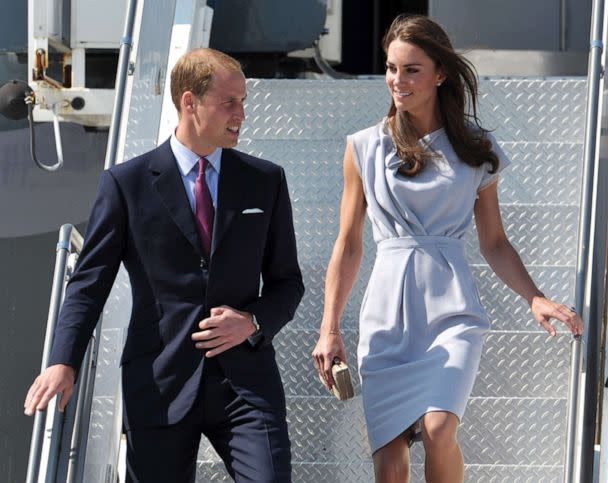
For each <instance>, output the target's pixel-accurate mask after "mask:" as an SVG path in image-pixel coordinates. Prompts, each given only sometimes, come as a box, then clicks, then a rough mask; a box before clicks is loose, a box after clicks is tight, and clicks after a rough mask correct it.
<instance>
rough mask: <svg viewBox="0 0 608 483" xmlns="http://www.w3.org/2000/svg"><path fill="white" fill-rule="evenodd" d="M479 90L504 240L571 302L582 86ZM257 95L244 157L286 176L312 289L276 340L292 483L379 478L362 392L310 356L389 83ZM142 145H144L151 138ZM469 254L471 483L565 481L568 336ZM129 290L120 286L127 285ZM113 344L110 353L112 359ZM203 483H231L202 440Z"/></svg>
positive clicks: (353, 303) (269, 84)
mask: <svg viewBox="0 0 608 483" xmlns="http://www.w3.org/2000/svg"><path fill="white" fill-rule="evenodd" d="M480 87H481V92H482V96H481V100H480V102H481V117H482V121H483V123H484V125H485V126H487V127H488V128H491V129H495V132H494V135H495V136H496V138H497V139H498V141H499V143H500V144H501V146H502V147H503V149H504V150H505V151H506V153H507V154H508V155H509V156H510V157H511V159H512V161H513V163H512V165H511V167H510V168H509V169H508V170H507V171H506V172H505V173H504V175H502V177H501V182H500V187H499V191H500V198H501V200H502V213H503V221H504V225H505V228H506V231H507V234H508V235H509V237H510V240H511V241H512V243H513V245H514V246H515V247H516V248H517V249H518V250H519V252H520V254H521V257H522V259H523V261H524V262H525V263H526V265H527V266H528V268H529V269H530V272H531V274H532V276H533V277H534V279H535V280H536V281H537V283H538V284H539V286H540V288H541V290H543V291H544V292H545V293H546V294H547V295H548V296H551V297H555V298H557V299H559V300H563V301H565V302H566V303H571V302H572V299H573V293H574V265H575V262H576V259H575V258H576V242H577V224H578V203H579V197H580V195H579V190H580V178H581V165H582V161H581V158H582V136H583V127H584V119H583V116H584V97H585V87H586V84H585V81H584V80H580V79H550V80H523V79H519V80H492V79H482V81H481V86H480ZM248 90H249V95H248V103H247V106H246V115H247V120H246V122H245V125H244V128H243V131H242V135H241V142H240V145H239V148H240V149H241V150H243V151H246V152H249V153H251V154H254V155H256V156H260V157H264V158H266V159H270V160H272V161H274V162H276V163H278V164H280V165H282V166H284V167H285V169H286V172H287V177H288V183H289V188H290V192H291V199H292V203H293V210H294V223H295V226H296V234H297V241H298V250H299V257H300V263H301V266H302V269H303V275H304V282H305V285H306V294H305V296H304V299H303V301H302V303H301V305H300V307H299V309H298V311H297V314H296V317H295V319H294V320H293V321H292V322H291V323H290V324H289V325H288V326H287V327H286V328H285V329H284V330H283V331H282V332H281V333H280V334H279V336H278V337H277V338H276V341H275V347H276V349H277V357H278V361H279V365H280V368H281V372H282V376H283V382H284V385H285V391H286V395H287V405H288V420H289V428H290V435H291V439H292V453H293V468H294V472H293V475H294V481H295V482H303V483H304V482H310V483H313V482H314V483H317V482H320V481H323V482H349V483H350V482H371V481H373V469H372V465H371V455H370V451H369V446H368V443H367V436H366V432H365V426H364V420H363V415H362V410H361V402H360V396H358V397H356V398H355V399H354V400H351V401H348V402H345V403H344V402H339V401H337V400H335V399H334V398H333V397H331V396H330V395H329V394H328V393H327V392H326V390H325V389H324V388H323V387H322V386H321V384H320V382H319V381H318V380H317V376H316V374H315V372H314V370H313V365H312V362H311V358H310V353H311V352H312V349H313V347H314V344H315V342H316V337H317V329H318V325H319V322H320V319H321V314H322V304H323V282H324V277H325V269H326V266H327V261H328V260H329V256H330V253H331V249H332V245H333V242H334V240H335V237H336V235H337V231H338V221H339V219H338V214H339V202H340V196H341V192H342V154H343V149H344V141H345V137H346V135H347V134H349V133H352V132H354V131H357V130H359V129H362V128H364V127H367V126H369V125H372V124H374V123H375V122H377V121H378V120H379V119H380V118H381V117H382V116H384V115H385V113H386V111H387V107H388V97H387V95H386V93H385V87H384V84H383V81H381V80H352V81H320V80H315V81H301V80H281V81H279V80H264V81H262V80H258V81H249V82H248ZM129 142H130V143H131V144H130V146H128V147H127V148H126V149H125V152H129V153H130V152H131V151H130V149H133V150H135V151H137V147H138V146H140V144H139V143H140V141H139V140H137V139H130V141H129ZM142 142H143V144H141V146H147V144H146V142H147V140H143V141H142ZM132 154H137V153H135V152H134V153H132ZM370 231H371V230H369V227H367V229H366V236H365V256H364V259H363V262H362V266H361V270H360V273H359V279H358V281H357V283H356V285H355V287H354V289H353V291H352V294H351V297H350V299H349V302H348V304H347V308H346V310H345V314H344V317H343V321H342V327H343V329H344V333H345V342H346V346H347V350H348V354H349V357H350V362H351V363H352V364H353V365H354V364H355V360H356V357H355V349H356V342H357V324H358V312H359V304H360V301H361V299H362V296H363V291H364V289H365V284H366V282H367V279H368V277H369V274H370V271H371V267H372V263H373V258H374V252H375V247H374V243H373V240H372V239H371V233H370ZM467 255H468V258H469V260H470V262H471V263H472V265H473V274H474V276H475V278H476V279H477V281H478V286H479V289H480V293H481V298H482V302H483V303H484V305H485V307H486V310H487V311H488V314H489V315H490V318H491V321H492V331H491V332H490V334H489V335H488V337H487V339H486V343H485V348H484V351H483V357H482V361H481V366H480V369H479V376H478V378H477V382H476V384H475V387H474V389H473V394H472V399H471V401H470V402H469V406H468V409H467V412H466V414H465V416H464V419H463V422H462V427H461V430H460V440H461V444H462V449H463V453H464V458H465V462H466V481H467V482H480V483H482V482H483V483H488V482H505V483H507V482H508V483H512V482H534V483H540V482H558V481H561V476H562V459H563V451H564V432H565V413H566V400H565V398H566V390H567V369H568V362H569V335H568V334H567V333H566V332H565V331H563V329H561V328H560V332H559V335H558V336H557V337H556V338H554V339H550V338H549V337H548V336H547V335H546V333H545V332H544V331H542V330H540V329H539V327H538V326H537V325H536V323H535V322H534V321H533V319H532V317H531V315H530V313H529V310H528V308H527V306H526V304H525V302H524V301H522V300H521V299H520V298H518V296H516V295H515V294H514V293H513V292H511V291H510V290H509V289H507V288H506V287H505V285H504V284H503V283H502V282H501V281H500V280H498V278H497V277H496V276H495V275H494V274H493V273H492V271H491V269H490V268H489V267H488V266H487V265H486V264H485V261H484V260H483V258H482V257H481V256H480V255H479V253H478V249H477V242H476V236H475V234H474V232H473V230H472V231H471V233H470V234H469V235H468V237H467ZM125 283H126V280H125V279H124V278H122V279H121V280H120V281H119V285H120V284H125ZM115 290H118V291H117V292H113V293H116V294H119V295H116V296H113V298H112V301H113V303H115V304H116V305H117V306H118V307H121V306H122V308H120V309H119V310H118V312H116V313H115V315H114V316H113V317H117V318H120V319H121V320H123V324H124V321H125V320H127V319H128V317H127V316H126V313H128V310H129V306H128V303H127V304H125V303H123V302H122V301H121V300H122V295H120V294H121V293H124V292H126V291H128V288H127V286H125V285H123V286H122V288H120V287H118V288H116V287H115ZM120 311H123V312H122V313H121V314H119V313H120ZM120 327H121V326H120V323H117V324H113V325H112V326H111V327H109V328H108V329H106V330H108V331H114V332H108V334H107V336H106V337H107V340H106V338H104V341H103V343H102V360H101V361H100V367H99V370H98V374H99V375H98V377H99V378H101V379H103V377H105V375H106V374H112V375H111V376H109V379H110V382H109V383H104V384H105V386H104V385H103V384H102V383H100V387H102V388H103V387H105V391H106V392H110V391H111V388H112V387H115V384H117V379H116V377H117V376H116V375H117V374H118V372H117V370H116V367H117V364H116V357H117V354H118V352H119V351H118V350H116V347H117V345H120V343H121V342H122V341H121V339H120V335H119V329H120ZM119 341H120V342H119ZM104 344H105V345H107V347H109V349H107V350H104V349H103V346H104ZM105 358H107V359H108V360H105ZM105 367H107V368H108V369H107V370H105V369H104V368H105ZM356 382H357V384H356V393H357V394H359V385H358V381H356ZM108 384H109V385H108ZM104 396H106V395H104ZM112 404H113V403H111V402H109V401H108V399H107V398H106V399H103V398H101V399H100V400H99V401H97V405H96V406H95V413H94V423H95V425H96V426H95V431H94V432H93V433H92V434H93V435H94V436H95V437H97V438H103V437H104V436H103V434H104V433H103V431H104V430H108V431H109V428H104V424H105V425H106V426H107V425H108V417H107V415H108V412H111V409H108V408H111V406H112ZM197 481H199V482H209V481H230V480H229V478H228V477H227V475H226V472H225V471H224V469H223V465H222V464H221V462H220V461H219V459H218V457H217V456H216V454H215V452H214V451H213V450H212V449H211V448H210V447H209V446H208V444H206V443H205V442H203V443H202V444H201V448H200V452H199V461H198V468H197ZM412 481H413V482H422V481H424V470H423V451H422V447H421V445H420V444H417V445H415V446H414V448H413V451H412Z"/></svg>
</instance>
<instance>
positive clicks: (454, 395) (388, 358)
mask: <svg viewBox="0 0 608 483" xmlns="http://www.w3.org/2000/svg"><path fill="white" fill-rule="evenodd" d="M384 50H385V53H386V55H387V61H386V84H387V87H388V89H389V92H390V95H391V99H392V102H391V107H390V110H389V113H388V116H387V117H386V118H385V119H383V120H382V121H380V122H379V123H378V124H376V125H375V126H372V127H370V128H367V129H364V130H362V131H359V132H357V133H355V134H353V135H351V136H349V137H348V140H347V144H346V151H345V155H344V192H343V197H342V204H341V209H340V232H339V235H338V238H337V240H336V243H335V246H334V250H333V253H332V256H331V260H330V262H329V266H328V269H327V277H326V287H325V307H324V313H323V320H322V322H321V328H320V337H319V341H318V343H317V345H316V347H315V349H314V352H313V359H314V361H315V365H316V367H317V370H318V371H319V374H320V376H321V378H322V380H323V381H324V383H325V384H326V385H327V387H331V386H332V385H333V382H334V381H333V379H332V375H331V365H332V362H333V361H334V359H335V358H339V359H340V360H346V353H345V350H344V344H343V342H342V339H341V336H340V331H339V323H340V317H341V315H342V312H343V310H344V306H345V304H346V300H347V297H348V294H349V293H350V290H351V289H352V286H353V284H354V281H355V278H356V275H357V272H358V269H359V266H360V263H361V257H362V252H363V243H362V232H363V221H364V217H365V213H366V212H367V215H368V217H369V219H370V221H371V224H372V230H373V235H374V240H375V241H376V244H377V255H376V260H375V263H374V268H373V271H372V274H371V277H370V280H369V284H368V287H367V290H366V293H365V296H364V299H363V303H362V307H361V314H360V329H359V346H358V363H359V375H360V378H361V389H362V398H363V409H364V413H365V419H366V423H367V431H368V437H369V441H370V446H371V449H372V452H373V461H374V470H375V475H376V481H377V482H399V483H403V482H404V481H408V475H409V445H410V444H411V439H412V436H413V433H414V428H416V427H420V430H421V431H422V441H423V444H424V448H425V454H426V462H425V473H426V478H427V481H429V482H433V483H442V482H449V483H457V482H462V481H463V471H464V464H463V459H462V453H461V451H460V447H459V444H458V441H457V429H458V425H459V422H460V419H461V418H462V415H463V413H464V409H465V406H466V402H467V399H468V397H469V395H470V392H471V389H472V387H473V383H474V380H475V374H476V372H477V368H478V366H479V359H480V356H481V349H482V341H483V336H484V334H485V332H486V331H487V330H488V327H489V321H488V318H487V315H486V313H485V311H484V309H483V307H482V306H481V303H480V301H479V295H478V293H477V288H476V286H475V282H474V280H473V278H472V276H471V272H470V270H469V266H468V264H467V261H466V259H465V255H464V247H463V237H464V234H465V232H466V231H467V229H468V227H469V225H470V222H471V219H472V216H473V214H474V215H475V221H476V225H477V232H478V237H479V246H480V249H481V252H482V254H483V256H484V257H485V259H486V260H487V262H488V264H489V265H490V266H491V267H492V269H493V270H494V271H495V272H496V274H497V275H498V276H499V277H500V278H501V279H502V280H503V281H504V282H505V283H506V284H507V285H508V286H509V287H510V288H511V289H513V290H514V291H515V292H517V293H518V294H519V295H521V296H522V297H524V298H525V300H526V301H527V302H528V304H529V305H530V308H531V311H532V314H533V316H534V318H535V319H536V320H537V321H538V323H539V324H540V325H542V326H543V327H544V328H545V329H546V330H547V332H549V333H550V334H551V335H555V328H554V327H553V325H552V324H551V323H550V322H549V321H550V319H551V318H555V319H558V320H561V321H562V322H564V323H565V324H566V325H567V326H568V327H569V328H570V330H571V331H572V332H573V333H574V334H580V333H581V331H582V321H581V319H580V317H579V316H578V315H577V314H576V313H574V312H573V311H572V310H570V309H569V308H568V307H566V306H565V305H563V304H560V303H556V302H553V301H551V300H548V299H547V298H545V296H544V295H543V294H542V293H541V292H540V290H539V289H538V288H537V287H536V285H535V284H534V282H533V281H532V279H531V278H530V276H529V274H528V272H527V270H526V268H525V267H524V265H523V264H522V262H521V259H520V258H519V255H518V254H517V252H516V251H515V250H514V248H513V247H512V246H511V244H510V243H509V241H508V240H507V238H506V236H505V232H504V230H503V226H502V220H501V217H500V210H499V205H498V196H497V184H498V173H499V172H500V171H501V170H503V169H504V168H506V167H507V165H508V164H509V160H508V159H507V158H506V156H505V154H504V153H503V151H502V150H501V149H500V147H499V146H498V145H497V144H496V142H495V140H494V138H493V136H492V135H491V134H489V133H488V132H487V131H485V130H484V129H482V128H481V126H480V125H479V122H478V119H477V117H476V96H477V79H476V77H475V73H474V70H473V69H472V68H471V67H470V66H469V64H468V63H467V62H466V61H465V60H464V59H463V58H462V57H460V56H459V55H458V54H457V53H455V51H454V50H453V48H452V46H451V43H450V40H449V38H448V37H447V35H446V34H445V32H444V31H443V30H442V29H441V27H439V26H438V25H437V24H436V23H435V22H433V21H432V20H430V19H428V18H427V17H422V16H413V17H405V16H400V17H398V18H397V19H395V21H394V22H393V24H392V25H391V27H390V28H389V30H388V32H387V34H386V36H385V39H384ZM467 102H468V105H469V106H470V112H471V114H470V115H467V114H465V106H466V105H467Z"/></svg>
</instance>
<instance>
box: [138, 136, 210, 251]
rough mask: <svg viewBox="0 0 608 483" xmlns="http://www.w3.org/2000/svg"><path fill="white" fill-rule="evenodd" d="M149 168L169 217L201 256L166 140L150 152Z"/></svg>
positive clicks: (192, 223) (187, 205)
mask: <svg viewBox="0 0 608 483" xmlns="http://www.w3.org/2000/svg"><path fill="white" fill-rule="evenodd" d="M149 168H150V172H151V173H152V176H153V180H152V184H153V185H154V187H155V188H156V190H157V191H158V194H159V195H160V197H161V198H162V200H163V203H164V205H165V207H166V208H167V210H168V211H169V213H170V214H171V218H173V221H174V222H175V224H176V225H177V226H178V227H179V229H180V230H181V231H182V233H183V234H184V236H185V237H186V238H187V239H188V241H189V242H190V244H191V245H192V247H193V248H194V250H195V251H196V253H198V254H199V255H200V256H202V249H201V242H200V240H199V235H198V232H197V231H196V225H195V221H194V215H193V214H192V210H191V209H190V203H189V202H188V196H187V195H186V192H185V191H184V183H183V181H182V177H181V175H180V172H179V169H178V167H177V162H176V160H175V156H174V155H173V151H172V150H171V145H170V143H169V141H168V140H167V141H165V142H164V143H163V144H161V145H160V146H159V147H158V148H157V149H156V150H155V151H153V152H152V159H151V160H150V164H149Z"/></svg>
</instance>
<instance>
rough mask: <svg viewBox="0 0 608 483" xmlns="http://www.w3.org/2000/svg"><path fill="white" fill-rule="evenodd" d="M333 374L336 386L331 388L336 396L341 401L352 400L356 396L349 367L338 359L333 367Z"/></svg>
mask: <svg viewBox="0 0 608 483" xmlns="http://www.w3.org/2000/svg"><path fill="white" fill-rule="evenodd" d="M331 373H332V375H333V377H334V382H335V384H334V385H333V386H332V387H331V390H332V392H333V393H334V396H336V397H337V398H338V399H340V400H341V401H345V400H347V399H350V398H351V397H353V396H354V395H355V391H354V390H353V381H352V379H351V377H350V370H349V369H348V366H347V365H346V364H345V363H344V362H342V361H341V360H339V359H336V360H335V361H334V363H333V365H332V367H331Z"/></svg>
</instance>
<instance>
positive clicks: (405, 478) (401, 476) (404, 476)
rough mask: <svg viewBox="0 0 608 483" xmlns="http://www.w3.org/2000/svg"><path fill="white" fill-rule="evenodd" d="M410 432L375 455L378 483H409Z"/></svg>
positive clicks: (394, 440)
mask: <svg viewBox="0 0 608 483" xmlns="http://www.w3.org/2000/svg"><path fill="white" fill-rule="evenodd" d="M408 434H409V432H408V430H406V431H404V432H403V433H401V434H400V435H399V436H397V437H396V438H395V439H393V440H392V441H391V442H390V443H388V444H386V445H385V446H382V448H380V449H378V450H377V451H375V452H374V454H373V460H374V475H375V478H376V483H408V482H409V480H410V448H409V436H408Z"/></svg>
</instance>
